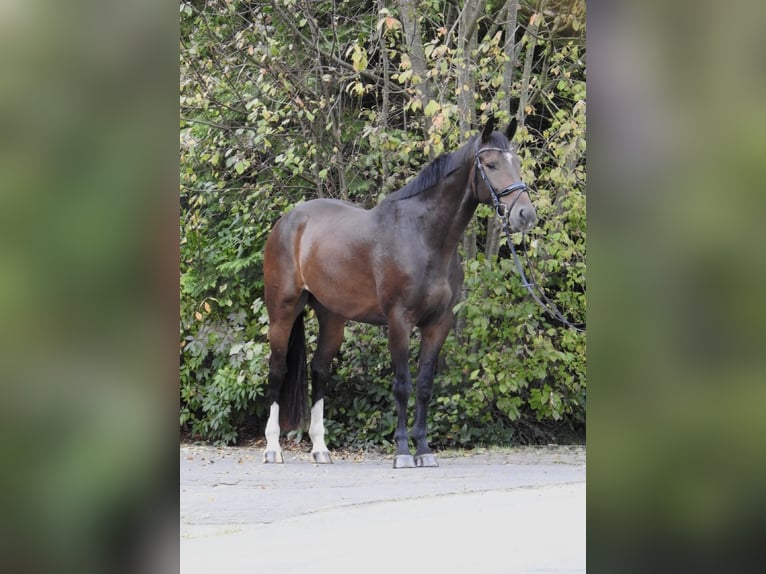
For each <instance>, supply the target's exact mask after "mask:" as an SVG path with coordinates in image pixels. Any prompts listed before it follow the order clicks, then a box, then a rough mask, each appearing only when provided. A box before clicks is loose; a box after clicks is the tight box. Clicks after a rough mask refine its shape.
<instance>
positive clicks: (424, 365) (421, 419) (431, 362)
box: [412, 313, 452, 466]
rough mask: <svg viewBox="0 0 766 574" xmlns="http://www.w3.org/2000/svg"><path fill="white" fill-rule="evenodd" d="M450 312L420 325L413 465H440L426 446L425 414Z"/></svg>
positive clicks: (446, 332) (450, 316) (413, 433)
mask: <svg viewBox="0 0 766 574" xmlns="http://www.w3.org/2000/svg"><path fill="white" fill-rule="evenodd" d="M451 327H452V314H451V313H449V316H445V317H443V318H442V319H441V320H440V321H439V322H438V323H435V324H433V325H428V326H425V327H422V328H421V329H420V335H421V341H420V363H419V365H418V378H417V391H416V399H417V400H416V402H415V422H414V423H413V425H412V440H414V441H415V448H416V450H415V464H416V466H439V464H438V463H437V462H436V457H435V456H434V455H433V453H432V452H431V447H429V446H428V438H427V436H426V435H427V431H426V426H427V418H428V403H429V402H430V401H431V395H432V394H433V383H434V373H435V371H436V362H437V360H438V359H439V351H441V348H442V345H443V344H444V341H445V339H446V338H447V335H448V334H449V331H450V328H451Z"/></svg>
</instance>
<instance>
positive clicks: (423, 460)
mask: <svg viewBox="0 0 766 574" xmlns="http://www.w3.org/2000/svg"><path fill="white" fill-rule="evenodd" d="M415 466H417V467H421V466H426V467H436V466H439V463H438V462H436V457H435V456H434V455H433V454H431V453H430V452H429V453H426V454H416V455H415Z"/></svg>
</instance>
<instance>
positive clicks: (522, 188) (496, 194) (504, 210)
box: [474, 140, 529, 221]
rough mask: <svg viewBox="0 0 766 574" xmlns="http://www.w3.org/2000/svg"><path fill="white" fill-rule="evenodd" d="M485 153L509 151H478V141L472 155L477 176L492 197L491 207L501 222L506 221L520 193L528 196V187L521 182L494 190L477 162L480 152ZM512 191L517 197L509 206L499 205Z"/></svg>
mask: <svg viewBox="0 0 766 574" xmlns="http://www.w3.org/2000/svg"><path fill="white" fill-rule="evenodd" d="M485 151H499V152H501V153H504V152H507V151H510V150H507V149H502V148H499V147H485V148H481V149H479V141H478V140H477V141H476V153H475V154H474V162H475V164H476V171H478V172H479V175H481V179H482V180H483V181H484V185H486V186H487V189H488V190H489V192H490V194H491V195H492V205H493V207H494V208H495V212H496V213H497V216H498V217H499V218H500V219H502V220H503V221H507V219H508V218H509V217H510V215H511V211H512V210H513V206H514V205H516V202H517V201H518V200H519V198H520V197H521V192H525V193H526V194H527V195H529V187H527V184H526V183H524V182H523V181H520V182H518V183H512V184H511V185H508V186H506V187H504V188H503V189H501V190H499V191H498V190H496V189H495V187H494V186H493V185H492V182H490V181H489V178H488V177H487V173H486V172H485V171H484V166H483V165H482V163H481V162H480V161H479V156H480V155H481V154H482V152H485ZM514 191H518V192H519V193H518V195H516V197H515V199H514V200H513V201H512V202H511V205H509V206H506V205H505V204H503V203H500V198H501V197H504V196H506V195H508V194H510V193H513V192H514Z"/></svg>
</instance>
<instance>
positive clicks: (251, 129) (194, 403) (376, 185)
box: [180, 0, 586, 446]
mask: <svg viewBox="0 0 766 574" xmlns="http://www.w3.org/2000/svg"><path fill="white" fill-rule="evenodd" d="M584 10H585V8H584V2H583V0H573V1H569V2H564V1H563V0H557V1H554V0H549V1H546V0H539V1H536V2H528V1H521V2H518V1H491V0H486V1H480V0H467V1H459V2H458V1H446V0H439V1H437V0H421V1H414V0H398V1H391V0H386V1H384V0H368V1H362V0H346V1H343V0H317V1H303V0H272V1H271V2H266V1H263V0H261V1H246V0H196V1H195V0H192V1H189V2H182V3H181V5H180V17H181V126H180V127H181V142H180V143H181V322H180V361H181V420H180V423H181V428H182V429H183V430H184V431H186V432H188V433H191V434H192V435H194V436H198V437H201V438H204V439H207V440H212V441H218V442H233V441H236V440H237V438H238V437H239V436H241V434H242V433H243V432H249V433H251V434H254V433H259V432H260V431H261V430H262V428H263V425H264V424H265V414H266V409H267V405H266V404H265V400H264V396H263V394H264V387H265V382H266V375H267V368H268V353H269V351H268V344H267V339H266V334H267V328H268V319H267V316H266V312H265V307H264V304H263V300H262V287H263V286H262V269H261V266H262V254H263V246H264V242H265V239H266V236H267V234H268V232H269V230H270V228H271V226H272V225H273V223H274V222H275V221H276V220H277V219H278V217H279V216H280V215H281V214H282V213H284V212H286V211H287V210H289V209H290V208H291V206H293V205H294V204H295V203H297V202H300V201H304V200H308V199H311V198H314V197H338V198H343V199H347V200H349V201H352V202H355V203H357V204H359V205H362V206H366V207H370V206H373V205H375V204H376V202H377V201H379V199H380V198H381V197H382V196H384V195H385V194H386V193H389V192H391V191H393V190H395V189H398V188H399V187H401V185H403V184H404V183H405V182H406V181H408V180H409V179H410V178H411V177H413V176H414V175H415V174H416V173H417V172H418V171H419V170H420V169H421V168H422V167H423V166H424V165H425V163H426V162H427V161H429V160H430V159H433V158H434V157H436V156H437V155H438V154H440V153H443V152H445V151H451V150H453V149H455V148H456V147H458V146H459V145H461V144H462V143H463V142H464V141H465V140H466V139H467V138H468V137H470V135H472V134H473V133H475V131H476V130H477V129H478V127H479V126H480V125H482V123H483V121H484V120H485V119H486V117H487V115H488V114H489V113H493V114H495V115H496V116H497V117H498V118H499V120H501V122H507V121H509V119H510V117H511V114H514V115H515V116H516V117H517V118H518V120H519V122H520V126H521V127H520V129H519V132H518V134H517V140H518V141H517V142H516V143H517V144H518V146H519V152H520V157H521V158H522V164H523V165H522V170H523V176H524V179H525V181H527V182H529V183H531V184H532V185H533V187H534V188H535V191H534V193H533V201H534V202H535V204H536V206H537V209H538V214H539V216H540V221H539V224H538V226H537V228H536V229H535V230H534V231H533V232H532V234H531V237H527V238H526V242H524V244H523V246H522V244H521V243H519V244H518V245H519V247H520V248H522V249H525V250H526V255H527V256H528V257H529V260H530V262H531V264H532V265H533V266H534V267H535V269H536V271H537V278H538V280H539V282H540V284H541V285H542V287H543V288H544V290H545V291H546V293H547V294H548V296H549V297H550V298H551V299H553V300H554V301H555V302H556V304H557V305H558V306H559V307H560V308H561V309H562V310H563V311H564V312H565V313H566V314H567V316H568V317H570V318H571V319H572V320H574V321H580V322H582V321H584V317H585V239H586V233H585V108H586V106H585V63H584V62H585V53H584V50H585V43H584V28H585V14H584ZM520 239H521V238H520V237H514V241H519V242H520ZM461 251H462V254H463V257H464V260H465V268H466V284H465V289H464V298H463V300H462V301H461V302H460V303H459V304H458V306H457V307H458V309H457V311H458V320H457V324H456V329H455V332H454V333H453V334H452V335H450V337H449V339H448V340H447V343H446V344H445V348H444V351H443V357H444V360H443V361H442V363H443V364H442V365H441V368H440V373H439V375H438V377H437V380H436V385H435V393H434V399H433V401H432V409H431V414H430V417H429V418H430V421H429V424H430V428H431V436H432V437H433V443H434V444H435V445H437V446H450V445H451V446H457V445H460V446H471V445H475V444H478V443H490V442H491V443H508V442H517V441H519V442H536V441H550V440H556V439H560V438H561V437H562V436H571V434H572V431H574V432H576V433H581V432H582V431H583V430H584V424H585V397H586V378H585V336H584V334H583V333H578V332H575V331H572V330H570V329H567V328H566V327H563V326H561V325H559V324H557V323H556V322H555V321H553V320H552V319H551V318H550V317H548V316H547V315H546V314H545V313H544V312H543V311H542V310H541V309H540V308H538V307H537V306H536V305H535V304H534V302H533V301H532V300H531V299H530V298H529V297H528V296H527V294H526V292H525V291H524V289H523V287H522V286H521V284H520V281H519V278H518V275H517V273H516V272H515V269H514V268H513V265H512V261H511V260H510V259H509V253H508V246H507V245H506V240H505V238H503V237H502V236H501V234H500V230H499V229H498V225H497V222H496V221H495V219H494V217H493V214H492V213H491V210H490V209H488V208H484V207H483V206H480V208H479V210H478V211H477V217H476V218H475V219H474V222H473V223H472V225H471V226H470V228H469V230H468V232H467V233H466V238H465V240H464V243H463V246H462V247H461ZM308 323H309V328H310V329H311V328H314V329H315V324H314V323H315V322H314V321H311V320H310V321H309V322H308ZM314 337H315V334H313V333H312V332H311V331H310V332H309V346H311V344H312V341H313V340H314ZM416 339H417V336H414V337H413V343H412V350H413V358H414V354H415V353H416V350H417V341H416ZM309 352H310V350H309ZM413 364H414V360H413ZM391 380H392V377H391V369H390V364H389V355H388V352H387V349H386V337H385V334H384V330H383V328H380V327H372V326H368V325H360V324H349V326H348V327H347V330H346V339H345V343H344V346H343V348H342V350H341V353H340V355H339V357H338V359H337V364H336V367H335V374H334V375H333V379H332V381H331V383H330V385H329V388H328V396H329V398H328V401H327V403H326V404H327V413H326V424H327V430H328V434H329V436H328V439H329V441H330V444H331V445H332V446H342V445H362V444H369V443H374V444H386V443H387V442H388V441H391V440H392V435H393V428H394V424H395V414H394V405H393V398H392V396H391V391H390V387H391Z"/></svg>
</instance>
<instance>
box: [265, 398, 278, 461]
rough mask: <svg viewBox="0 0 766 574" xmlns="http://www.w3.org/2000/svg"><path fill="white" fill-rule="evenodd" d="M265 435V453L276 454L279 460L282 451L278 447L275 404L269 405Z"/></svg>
mask: <svg viewBox="0 0 766 574" xmlns="http://www.w3.org/2000/svg"><path fill="white" fill-rule="evenodd" d="M265 434H266V452H276V453H278V456H277V459H279V458H281V456H282V449H281V448H280V447H279V405H278V404H277V403H271V410H270V411H269V420H268V422H267V423H266V433H265Z"/></svg>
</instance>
